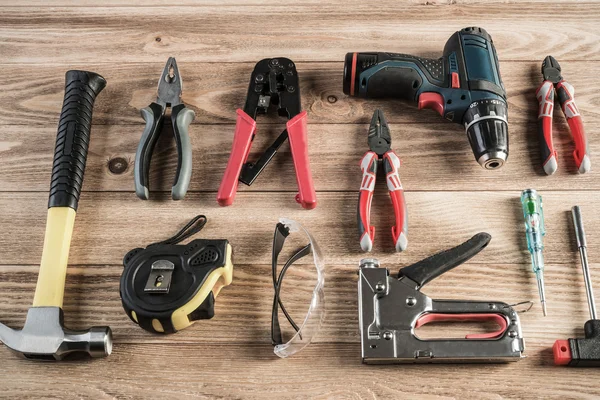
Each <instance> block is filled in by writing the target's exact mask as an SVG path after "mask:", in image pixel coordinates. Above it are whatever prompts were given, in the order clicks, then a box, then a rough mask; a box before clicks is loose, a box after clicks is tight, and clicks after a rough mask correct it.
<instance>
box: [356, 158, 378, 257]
mask: <svg viewBox="0 0 600 400" xmlns="http://www.w3.org/2000/svg"><path fill="white" fill-rule="evenodd" d="M377 161H378V157H377V154H375V153H374V152H372V151H368V152H366V153H365V155H364V156H363V158H362V159H361V160H360V169H361V171H362V174H363V175H362V182H361V184H360V191H359V194H358V213H357V217H358V234H359V237H360V248H361V249H362V250H363V251H371V250H372V249H373V240H375V227H374V226H371V203H372V201H373V190H374V189H375V180H376V178H377Z"/></svg>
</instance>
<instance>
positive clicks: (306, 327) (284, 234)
mask: <svg viewBox="0 0 600 400" xmlns="http://www.w3.org/2000/svg"><path fill="white" fill-rule="evenodd" d="M291 234H294V235H302V236H304V237H303V238H302V239H306V242H307V244H306V245H305V246H304V247H302V248H300V249H299V250H298V251H296V252H295V253H294V254H293V255H292V256H291V257H290V258H289V259H288V260H287V261H286V262H285V263H284V264H283V267H282V268H281V271H279V273H278V272H277V269H278V268H277V266H278V258H279V254H280V253H281V250H282V249H283V245H284V244H285V241H286V239H287V238H288V236H289V235H291ZM311 254H312V258H313V263H314V266H315V268H316V270H317V284H316V286H315V288H314V289H313V292H312V300H311V302H310V305H309V307H308V312H307V313H306V317H304V321H303V322H302V324H301V325H300V326H298V325H297V324H296V323H295V321H294V320H293V318H292V317H291V316H290V314H289V313H288V311H287V310H286V308H285V306H284V305H283V303H282V301H281V297H280V292H281V285H282V283H283V278H284V276H285V273H286V271H287V270H288V269H289V267H290V266H292V265H293V264H294V263H295V262H296V261H298V260H300V259H301V258H303V257H306V256H309V255H311ZM272 268H273V271H272V273H273V288H274V289H275V295H274V297H273V313H272V316H271V340H272V343H273V346H275V348H274V349H273V351H274V352H275V354H277V355H278V356H279V357H281V358H286V357H289V356H291V355H293V354H295V353H297V352H298V351H300V350H302V349H303V348H304V347H306V346H307V345H308V344H310V342H311V340H312V339H313V337H314V336H315V334H316V333H317V332H318V330H319V328H320V327H321V324H322V322H323V317H324V300H325V295H324V293H323V285H324V279H325V277H324V264H323V258H322V255H321V251H320V249H319V246H318V245H317V242H316V241H315V239H314V238H313V237H312V235H311V234H310V233H309V232H308V231H307V230H306V229H304V227H303V226H302V225H300V224H299V223H298V222H296V221H294V220H291V219H287V218H280V219H279V223H278V224H277V226H276V227H275V234H274V237H273V257H272ZM279 310H281V312H282V313H283V315H285V318H286V319H287V320H288V322H289V323H290V325H291V326H292V327H293V328H294V330H295V334H294V335H293V336H292V338H291V339H290V340H289V341H287V342H285V343H284V342H283V335H282V333H281V327H280V325H279Z"/></svg>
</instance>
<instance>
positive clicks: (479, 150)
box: [464, 100, 508, 169]
mask: <svg viewBox="0 0 600 400" xmlns="http://www.w3.org/2000/svg"><path fill="white" fill-rule="evenodd" d="M464 124H465V130H466V131H467V138H468V139H469V144H470V145H471V149H472V150H473V154H474V155H475V159H476V160H477V162H478V163H479V165H481V166H482V167H483V168H485V169H498V168H500V167H502V165H504V163H505V162H506V158H507V157H508V121H507V107H506V103H504V102H502V101H498V100H483V101H478V102H475V103H473V104H471V106H470V107H469V109H468V110H467V112H465V116H464Z"/></svg>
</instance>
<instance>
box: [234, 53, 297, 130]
mask: <svg viewBox="0 0 600 400" xmlns="http://www.w3.org/2000/svg"><path fill="white" fill-rule="evenodd" d="M298 85H299V83H298V72H297V71H296V66H295V65H294V62H293V61H292V60H290V59H289V58H282V57H280V58H265V59H264V60H261V61H259V62H258V63H256V66H255V67H254V71H252V76H251V77H250V85H249V86H248V95H247V96H246V104H245V105H244V112H245V113H246V114H248V115H249V116H251V117H252V118H253V119H256V117H257V116H258V115H259V114H266V113H267V111H268V109H269V106H270V105H271V104H273V105H275V106H277V113H278V114H279V115H280V116H281V117H286V118H287V119H292V118H294V117H295V116H296V115H298V114H300V112H301V111H302V105H301V101H300V87H299V86H298Z"/></svg>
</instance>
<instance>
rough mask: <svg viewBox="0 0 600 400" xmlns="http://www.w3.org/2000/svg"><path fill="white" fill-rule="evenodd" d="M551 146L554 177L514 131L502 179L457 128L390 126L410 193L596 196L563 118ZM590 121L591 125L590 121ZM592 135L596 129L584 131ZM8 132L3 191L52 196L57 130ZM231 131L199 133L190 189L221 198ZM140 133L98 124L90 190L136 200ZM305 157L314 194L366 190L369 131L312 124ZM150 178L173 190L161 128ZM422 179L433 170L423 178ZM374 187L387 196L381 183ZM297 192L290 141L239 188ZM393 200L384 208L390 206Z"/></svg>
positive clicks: (274, 129)
mask: <svg viewBox="0 0 600 400" xmlns="http://www.w3.org/2000/svg"><path fill="white" fill-rule="evenodd" d="M557 117H559V118H557V121H556V123H555V130H554V140H555V148H556V150H557V151H558V162H559V169H558V171H557V173H556V174H555V175H554V176H552V177H548V176H546V175H545V174H544V172H543V170H542V167H541V159H540V150H539V148H538V138H537V127H536V124H535V123H521V124H519V123H513V124H512V125H511V126H510V155H509V158H508V162H507V163H506V164H505V166H504V167H502V168H501V169H500V170H497V171H487V170H485V169H483V168H481V167H480V166H479V164H477V162H476V161H475V158H474V157H473V153H472V152H471V148H470V146H469V143H468V141H467V138H466V135H465V133H464V130H463V129H462V127H461V126H459V125H454V124H450V123H446V122H444V121H439V123H436V124H393V125H390V129H391V132H392V138H393V140H392V148H393V149H394V150H395V151H396V153H398V155H399V156H400V158H401V160H402V167H401V169H400V177H401V179H402V184H403V186H404V189H405V190H406V191H407V192H413V191H424V190H433V191H457V190H466V191H482V190H498V191H512V192H518V191H520V190H522V189H523V188H524V187H526V186H533V187H536V188H537V189H538V190H552V189H554V188H556V185H557V183H558V182H560V184H561V189H569V190H598V189H600V180H598V179H597V177H596V176H595V174H584V175H580V174H578V173H577V167H576V165H575V161H574V158H573V150H574V143H573V140H572V139H571V135H570V133H569V129H568V126H567V124H566V122H565V121H564V118H562V116H558V115H557ZM592 121H593V120H592ZM586 128H587V130H588V132H590V134H593V132H595V131H599V130H600V124H597V123H587V124H586ZM25 129H26V130H27V134H24V133H23V131H24V127H23V126H15V125H7V126H3V127H2V129H1V130H0V157H2V159H3V162H2V163H1V164H0V185H1V186H2V187H3V188H4V190H11V191H18V190H26V191H37V192H44V193H45V192H47V191H48V187H49V181H50V169H51V165H52V156H53V149H54V138H55V136H56V128H55V127H40V126H31V127H27V128H25ZM234 129H235V126H234V125H231V124H221V125H198V124H196V125H193V126H192V127H191V128H190V136H191V142H192V148H193V150H192V151H193V157H194V158H193V174H192V179H191V184H190V191H193V192H198V191H200V192H216V191H217V190H218V188H219V184H220V180H221V178H222V176H223V173H224V171H225V167H226V165H227V160H228V158H229V152H230V150H231V142H232V140H233V132H234ZM282 129H283V125H260V126H259V132H258V134H257V136H256V138H255V140H254V143H253V146H252V152H251V154H250V156H249V158H248V160H249V161H253V160H256V159H258V157H259V156H260V154H262V152H263V151H264V150H265V149H266V148H267V147H268V146H269V145H270V144H271V143H272V142H273V141H274V140H275V138H276V137H277V136H278V135H279V133H280V132H281V130H282ZM142 130H143V126H141V125H95V126H94V127H93V130H92V140H91V143H90V152H89V156H88V163H87V168H86V178H85V184H84V187H83V190H84V191H93V192H98V191H124V192H133V167H134V160H135V152H136V149H137V145H138V142H139V139H140V136H141V132H142ZM308 130H309V132H308V137H309V152H310V160H311V168H312V171H313V177H314V181H315V186H316V189H317V190H319V191H340V190H343V191H355V190H358V188H359V187H360V179H361V172H360V166H359V162H360V159H361V157H362V156H363V154H364V153H365V152H366V151H367V150H368V145H367V132H368V124H367V125H364V124H311V125H309V129H308ZM590 150H591V152H592V154H594V153H600V144H599V143H598V142H596V141H590ZM151 167H152V168H151V172H150V190H151V191H163V192H164V191H167V192H170V191H171V186H172V184H173V179H174V176H175V169H176V167H177V150H176V148H175V142H174V139H173V137H172V132H171V128H170V126H169V128H168V129H165V131H164V133H163V135H162V136H161V139H160V141H159V143H158V145H157V148H156V150H155V153H154V155H153V159H152V164H151ZM423 171H427V177H426V178H424V176H423ZM380 181H381V182H380V183H381V185H380V186H378V188H381V189H382V190H383V186H384V180H383V178H381V179H380ZM265 190H268V191H281V190H285V191H295V190H297V184H296V174H295V170H294V164H293V161H292V157H291V153H290V151H289V146H288V144H287V143H286V144H285V145H284V146H282V148H281V149H280V151H279V152H278V154H277V155H276V156H275V158H274V159H273V161H272V163H271V164H270V165H269V166H268V167H267V168H266V169H265V170H264V172H263V173H262V174H261V175H260V177H259V178H258V179H257V180H256V182H254V184H253V185H252V186H246V185H240V188H239V191H240V192H249V191H252V192H255V191H265ZM388 202H389V201H387V200H384V202H383V203H384V204H386V205H387V203H388Z"/></svg>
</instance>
